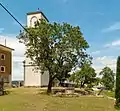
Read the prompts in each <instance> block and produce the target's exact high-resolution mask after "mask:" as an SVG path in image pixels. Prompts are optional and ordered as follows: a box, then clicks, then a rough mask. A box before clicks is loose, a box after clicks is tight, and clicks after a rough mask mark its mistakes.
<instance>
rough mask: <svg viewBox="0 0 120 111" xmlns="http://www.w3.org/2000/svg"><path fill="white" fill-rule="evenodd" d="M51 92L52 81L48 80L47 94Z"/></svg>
mask: <svg viewBox="0 0 120 111" xmlns="http://www.w3.org/2000/svg"><path fill="white" fill-rule="evenodd" d="M51 92H52V80H49V83H48V88H47V94H50V93H51Z"/></svg>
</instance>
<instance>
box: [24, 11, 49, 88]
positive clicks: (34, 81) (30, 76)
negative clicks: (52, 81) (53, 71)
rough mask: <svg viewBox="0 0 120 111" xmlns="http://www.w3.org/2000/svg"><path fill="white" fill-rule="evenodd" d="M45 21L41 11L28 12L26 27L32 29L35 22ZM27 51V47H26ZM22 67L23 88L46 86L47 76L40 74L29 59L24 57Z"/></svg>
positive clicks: (46, 74)
mask: <svg viewBox="0 0 120 111" xmlns="http://www.w3.org/2000/svg"><path fill="white" fill-rule="evenodd" d="M41 19H45V20H46V21H47V22H49V21H48V19H47V17H46V16H45V15H44V13H42V12H41V11H36V12H29V13H27V27H34V26H35V22H36V21H40V20H41ZM26 49H27V47H26ZM23 64H24V65H23V66H24V86H46V85H47V84H48V81H49V74H48V73H46V72H45V74H43V75H42V74H41V71H40V70H38V68H37V66H36V65H34V64H33V61H32V60H31V59H30V58H27V57H26V56H25V61H24V62H23Z"/></svg>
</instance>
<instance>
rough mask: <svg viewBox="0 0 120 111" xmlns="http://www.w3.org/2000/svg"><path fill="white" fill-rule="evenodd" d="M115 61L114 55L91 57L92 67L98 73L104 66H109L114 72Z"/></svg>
mask: <svg viewBox="0 0 120 111" xmlns="http://www.w3.org/2000/svg"><path fill="white" fill-rule="evenodd" d="M116 61H117V58H116V57H114V56H102V57H97V58H94V59H93V65H92V66H93V67H94V68H95V70H96V73H99V72H100V71H101V70H102V69H103V68H104V67H106V66H108V67H110V68H111V69H112V70H113V71H114V72H116Z"/></svg>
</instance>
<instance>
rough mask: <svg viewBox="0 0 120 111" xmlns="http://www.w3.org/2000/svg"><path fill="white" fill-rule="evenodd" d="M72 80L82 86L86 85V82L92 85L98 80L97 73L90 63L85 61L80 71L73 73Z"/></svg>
mask: <svg viewBox="0 0 120 111" xmlns="http://www.w3.org/2000/svg"><path fill="white" fill-rule="evenodd" d="M70 80H72V81H73V82H76V83H77V84H80V85H81V86H80V87H81V88H82V87H84V85H85V84H86V85H88V86H89V87H91V86H92V83H94V82H95V81H96V73H95V70H94V68H92V67H91V65H90V64H86V63H85V64H84V65H83V66H82V68H81V69H80V70H79V71H77V72H76V73H74V74H72V75H71V77H70Z"/></svg>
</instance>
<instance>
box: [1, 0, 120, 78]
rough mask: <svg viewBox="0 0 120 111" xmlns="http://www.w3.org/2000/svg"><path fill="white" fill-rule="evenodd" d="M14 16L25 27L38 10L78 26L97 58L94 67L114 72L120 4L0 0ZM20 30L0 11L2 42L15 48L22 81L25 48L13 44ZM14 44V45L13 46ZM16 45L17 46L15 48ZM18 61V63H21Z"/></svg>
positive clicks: (118, 0)
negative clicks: (28, 16) (27, 15)
mask: <svg viewBox="0 0 120 111" xmlns="http://www.w3.org/2000/svg"><path fill="white" fill-rule="evenodd" d="M0 2H2V3H3V4H4V5H5V6H6V7H7V8H8V9H9V10H10V11H11V12H12V14H13V15H14V16H15V17H16V18H17V19H18V20H19V21H20V22H21V23H22V24H26V13H27V12H31V11H36V10H37V9H38V8H39V9H40V10H41V11H42V12H43V13H44V14H45V15H46V16H47V18H48V19H49V21H50V22H54V21H55V22H68V23H70V24H72V25H79V26H80V28H81V31H82V33H83V35H84V37H85V39H86V40H87V42H88V43H89V45H90V48H89V50H88V52H89V53H90V54H91V55H92V56H93V57H94V59H93V67H94V68H95V69H96V71H97V72H99V71H100V70H101V69H102V68H103V67H104V66H109V67H111V68H112V69H113V70H115V63H116V57H117V56H118V55H120V48H119V46H120V14H119V10H120V7H119V4H120V0H114V1H113V0H34V1H33V0H31V1H30V0H12V1H10V0H0ZM20 29H21V27H20V26H19V25H18V24H17V23H16V22H15V21H14V20H13V19H12V18H11V17H10V16H9V15H8V14H7V13H6V12H5V11H4V10H3V9H2V8H1V7H0V38H1V39H3V38H7V43H8V44H9V45H10V46H12V47H13V46H14V47H15V49H16V51H15V52H14V53H13V56H14V60H13V65H14V66H13V67H14V68H13V69H14V70H13V73H14V76H13V79H21V78H22V77H23V76H22V73H23V71H22V63H21V61H22V60H23V50H22V48H24V46H22V45H21V44H19V45H18V44H17V43H18V42H17V43H13V41H14V42H15V41H16V38H15V36H16V35H17V34H18V33H19V30H20ZM11 44H12V45H11ZM16 45H17V46H16ZM18 59H19V60H18Z"/></svg>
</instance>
